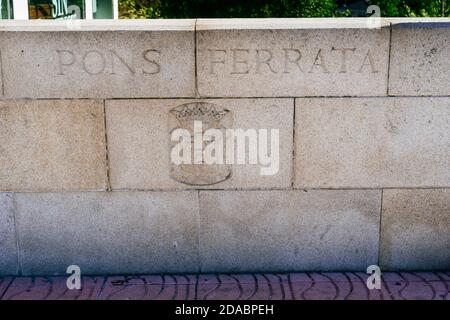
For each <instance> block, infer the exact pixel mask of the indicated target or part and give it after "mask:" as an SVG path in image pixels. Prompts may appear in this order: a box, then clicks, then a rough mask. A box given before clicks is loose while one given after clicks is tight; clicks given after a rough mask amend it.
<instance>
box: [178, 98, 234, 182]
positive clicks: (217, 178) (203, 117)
mask: <svg viewBox="0 0 450 320" xmlns="http://www.w3.org/2000/svg"><path fill="white" fill-rule="evenodd" d="M169 114H170V115H169V129H170V132H169V135H170V136H171V135H172V133H173V132H174V131H175V130H177V129H185V130H187V131H186V132H189V133H190V136H189V137H186V138H187V140H189V143H190V144H191V145H190V149H191V152H190V154H191V155H192V158H193V159H192V161H189V162H190V163H189V164H187V163H179V164H176V163H174V162H173V161H171V163H170V177H171V178H172V179H174V180H175V181H178V182H181V183H185V184H189V185H211V184H216V183H219V182H221V181H224V180H226V179H228V178H230V177H231V172H232V167H231V165H228V164H207V163H205V162H204V161H201V162H200V163H196V161H195V157H196V152H198V151H199V150H196V149H195V142H194V141H195V139H194V138H195V137H194V134H195V132H196V129H195V128H194V126H195V123H197V122H201V124H202V128H201V132H198V133H200V134H201V135H204V134H205V132H206V131H211V130H210V129H216V130H220V131H222V132H223V133H224V132H225V130H226V129H227V128H231V127H232V124H233V116H232V113H231V111H230V110H227V109H225V108H222V107H220V106H217V105H214V104H212V103H206V102H193V103H187V104H183V105H180V106H178V107H176V108H174V109H172V110H170V112H169ZM176 143H178V142H176V141H173V140H171V146H170V150H173V147H174V145H175V144H176ZM210 143H214V138H213V137H206V139H204V140H203V144H204V145H202V146H199V147H200V149H202V150H203V149H205V148H208V144H210ZM200 152H201V150H200Z"/></svg>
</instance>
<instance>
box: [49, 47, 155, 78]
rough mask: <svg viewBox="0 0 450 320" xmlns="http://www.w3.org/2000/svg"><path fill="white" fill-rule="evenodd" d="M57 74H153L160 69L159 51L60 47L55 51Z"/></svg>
mask: <svg viewBox="0 0 450 320" xmlns="http://www.w3.org/2000/svg"><path fill="white" fill-rule="evenodd" d="M55 55H56V59H55V60H56V61H57V63H58V66H57V72H58V73H57V74H58V75H66V74H70V73H71V72H74V71H82V72H84V73H86V74H88V75H99V74H109V75H116V74H128V75H131V76H134V75H136V74H144V75H153V74H158V73H159V72H160V71H161V65H160V62H159V58H160V55H161V52H160V51H159V50H156V49H148V50H144V51H143V52H140V54H138V55H136V54H134V53H132V54H128V55H125V54H119V53H118V52H116V51H115V50H100V49H92V50H86V51H81V52H78V51H75V50H68V49H61V50H56V51H55Z"/></svg>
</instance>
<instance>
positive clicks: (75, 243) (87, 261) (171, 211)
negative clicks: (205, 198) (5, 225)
mask: <svg viewBox="0 0 450 320" xmlns="http://www.w3.org/2000/svg"><path fill="white" fill-rule="evenodd" d="M16 197H17V200H16V201H17V228H18V233H19V235H20V237H19V238H20V243H19V247H20V257H21V261H22V267H23V273H24V274H25V275H29V274H44V275H57V274H60V275H63V274H65V271H66V268H67V267H68V266H69V265H72V264H76V265H78V266H79V267H80V268H81V272H82V273H83V274H114V273H116V274H117V273H127V274H133V273H145V272H147V273H160V272H169V273H177V272H198V268H199V267H198V236H197V227H198V196H197V193H196V192H164V193H159V192H150V193H144V192H134V193H122V192H85V193H60V194H58V193H22V194H17V195H16Z"/></svg>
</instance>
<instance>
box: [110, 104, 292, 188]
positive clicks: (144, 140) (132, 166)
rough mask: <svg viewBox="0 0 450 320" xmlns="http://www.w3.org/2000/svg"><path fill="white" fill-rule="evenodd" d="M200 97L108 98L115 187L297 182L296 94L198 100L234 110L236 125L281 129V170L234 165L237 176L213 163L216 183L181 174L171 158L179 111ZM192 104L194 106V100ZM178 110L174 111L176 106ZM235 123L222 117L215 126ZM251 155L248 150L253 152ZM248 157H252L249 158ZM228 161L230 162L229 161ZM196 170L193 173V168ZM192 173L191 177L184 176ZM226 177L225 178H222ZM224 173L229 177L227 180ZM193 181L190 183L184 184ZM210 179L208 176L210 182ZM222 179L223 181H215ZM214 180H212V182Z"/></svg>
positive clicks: (260, 185) (261, 185)
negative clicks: (294, 175)
mask: <svg viewBox="0 0 450 320" xmlns="http://www.w3.org/2000/svg"><path fill="white" fill-rule="evenodd" d="M192 102H195V100H179V99H176V100H175V99H174V100H161V99H157V100H112V101H107V102H106V119H107V132H108V151H109V161H110V178H111V186H112V188H113V189H140V190H141V189H172V188H174V189H185V188H214V189H222V188H224V189H226V188H227V189H230V188H269V187H289V186H290V185H291V181H292V148H293V146H292V144H293V142H292V139H293V133H292V130H293V129H292V123H293V120H292V119H293V104H294V101H293V99H220V100H214V99H208V100H198V101H197V103H198V104H199V105H200V104H202V103H207V104H212V105H215V106H216V107H217V108H225V109H227V110H229V111H230V113H231V115H232V117H233V121H232V127H233V128H236V129H237V128H241V129H243V130H247V129H279V137H280V139H279V140H280V146H279V158H280V159H279V171H278V173H276V174H274V175H265V176H264V175H261V166H260V165H253V164H248V161H247V162H246V163H247V164H239V165H237V164H236V165H233V166H232V168H231V176H226V175H224V174H223V173H224V172H222V171H217V170H216V169H217V168H210V169H212V170H211V177H217V180H215V181H209V182H211V183H203V182H205V181H204V180H199V181H197V182H198V183H195V181H194V183H191V181H187V180H186V179H181V178H180V175H178V176H177V172H173V173H175V175H174V174H172V177H171V170H172V169H173V167H172V164H171V161H170V152H171V147H170V139H171V134H170V132H171V130H172V129H174V128H175V127H174V126H173V122H174V121H175V120H174V119H173V114H171V112H173V110H174V109H175V108H177V107H180V106H183V105H186V104H190V103H192ZM190 106H191V105H190ZM171 110H172V111H171ZM216 125H218V126H219V127H221V128H225V127H229V126H230V125H231V122H223V121H219V122H218V123H215V124H214V126H216ZM247 155H248V152H247ZM247 159H248V157H247ZM224 166H225V165H224ZM191 173H192V172H191ZM184 178H186V177H184ZM219 178H220V179H219ZM222 178H224V179H222ZM183 181H184V182H187V183H183ZM206 182H208V181H206ZM215 182H217V183H215ZM208 184H209V185H208Z"/></svg>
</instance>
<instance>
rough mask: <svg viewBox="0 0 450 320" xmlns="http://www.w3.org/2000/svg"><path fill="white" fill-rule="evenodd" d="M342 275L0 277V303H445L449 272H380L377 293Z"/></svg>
mask: <svg viewBox="0 0 450 320" xmlns="http://www.w3.org/2000/svg"><path fill="white" fill-rule="evenodd" d="M367 277H368V275H367V274H365V273H359V272H356V273H355V272H345V273H289V274H235V275H233V274H218V275H164V276H158V275H150V276H108V277H83V280H82V283H83V286H82V289H81V290H68V289H67V287H66V278H65V277H3V278H1V277H0V299H1V300H29V299H32V300H44V299H46V300H61V299H62V300H115V299H120V300H124V299H136V300H161V299H162V300H292V299H295V300H416V299H420V300H450V272H408V273H406V272H399V273H397V272H386V273H383V275H382V280H383V281H382V289H381V290H368V289H367V287H366V285H365V283H366V280H367Z"/></svg>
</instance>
